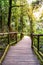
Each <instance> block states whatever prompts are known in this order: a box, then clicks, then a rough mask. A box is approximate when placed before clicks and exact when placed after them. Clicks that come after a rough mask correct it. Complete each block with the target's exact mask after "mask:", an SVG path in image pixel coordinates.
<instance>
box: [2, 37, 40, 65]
mask: <svg viewBox="0 0 43 65" xmlns="http://www.w3.org/2000/svg"><path fill="white" fill-rule="evenodd" d="M2 65H40V63H39V61H38V58H37V56H36V55H35V54H34V52H33V51H32V49H31V39H30V37H27V36H25V37H24V38H23V39H22V40H21V41H20V42H18V44H16V45H15V46H11V47H10V49H9V51H8V53H7V55H6V57H5V59H4V61H3V63H2Z"/></svg>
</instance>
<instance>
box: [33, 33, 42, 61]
mask: <svg viewBox="0 0 43 65" xmlns="http://www.w3.org/2000/svg"><path fill="white" fill-rule="evenodd" d="M34 41H35V42H34ZM32 47H33V49H35V52H36V53H38V55H40V56H41V57H40V58H41V61H42V62H43V48H42V47H43V34H32ZM41 48H42V50H40V49H41Z"/></svg>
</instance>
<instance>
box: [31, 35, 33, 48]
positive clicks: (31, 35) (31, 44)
mask: <svg viewBox="0 0 43 65" xmlns="http://www.w3.org/2000/svg"><path fill="white" fill-rule="evenodd" d="M31 42H32V44H31V47H32V49H33V34H31Z"/></svg>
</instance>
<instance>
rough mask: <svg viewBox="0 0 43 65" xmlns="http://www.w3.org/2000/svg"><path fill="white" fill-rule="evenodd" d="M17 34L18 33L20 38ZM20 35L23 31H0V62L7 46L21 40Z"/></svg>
mask: <svg viewBox="0 0 43 65" xmlns="http://www.w3.org/2000/svg"><path fill="white" fill-rule="evenodd" d="M18 34H20V38H19V37H18ZM22 36H23V33H19V32H9V33H0V63H1V62H2V61H3V59H4V57H5V55H6V53H7V51H8V49H9V46H10V45H12V44H15V43H17V42H18V41H19V40H21V39H22ZM18 38H19V39H18Z"/></svg>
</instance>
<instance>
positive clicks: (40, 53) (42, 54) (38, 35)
mask: <svg viewBox="0 0 43 65" xmlns="http://www.w3.org/2000/svg"><path fill="white" fill-rule="evenodd" d="M32 36H33V38H34V36H37V53H38V54H39V55H40V56H41V58H42V57H43V53H42V52H41V51H40V50H39V42H40V36H43V34H32ZM33 43H34V40H33ZM33 47H35V46H34V45H33Z"/></svg>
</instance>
